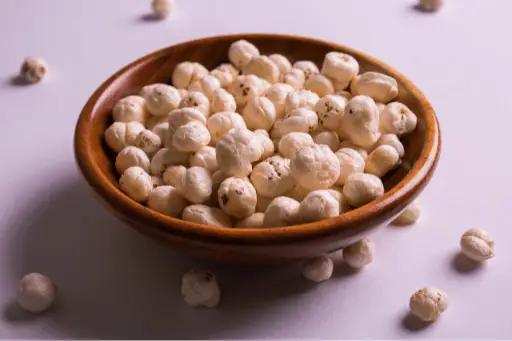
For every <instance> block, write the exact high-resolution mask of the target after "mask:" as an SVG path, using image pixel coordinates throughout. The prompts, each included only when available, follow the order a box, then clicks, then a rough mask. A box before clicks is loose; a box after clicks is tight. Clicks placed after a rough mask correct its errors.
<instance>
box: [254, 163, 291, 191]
mask: <svg viewBox="0 0 512 341" xmlns="http://www.w3.org/2000/svg"><path fill="white" fill-rule="evenodd" d="M250 178H251V182H252V184H253V185H254V187H255V188H256V191H257V192H258V195H261V196H264V197H269V198H275V197H277V196H280V195H282V194H283V193H285V192H286V191H288V190H290V189H292V187H293V185H294V184H295V180H294V179H293V177H292V176H291V174H290V160H289V159H286V158H283V157H281V156H279V155H274V156H271V157H269V158H268V159H266V160H264V161H262V162H260V163H258V164H257V165H256V166H254V169H253V170H252V173H251V177H250Z"/></svg>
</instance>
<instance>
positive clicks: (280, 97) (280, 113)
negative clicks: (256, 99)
mask: <svg viewBox="0 0 512 341" xmlns="http://www.w3.org/2000/svg"><path fill="white" fill-rule="evenodd" d="M293 91H294V89H293V88H292V86H291V85H288V84H284V83H277V84H274V85H272V86H271V87H270V88H269V89H268V90H267V93H266V94H265V97H267V98H268V99H269V100H270V102H272V104H273V105H274V109H275V111H276V118H283V117H284V116H285V115H286V112H285V102H286V97H287V96H288V94H289V93H291V92H293Z"/></svg>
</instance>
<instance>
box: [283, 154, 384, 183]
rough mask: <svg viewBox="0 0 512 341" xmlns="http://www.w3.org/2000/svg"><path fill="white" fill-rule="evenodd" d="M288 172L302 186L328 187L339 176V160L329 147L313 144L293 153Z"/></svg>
mask: <svg viewBox="0 0 512 341" xmlns="http://www.w3.org/2000/svg"><path fill="white" fill-rule="evenodd" d="M290 172H291V174H292V176H293V178H294V179H295V181H296V182H297V183H298V184H299V185H301V186H302V187H304V188H307V189H310V190H317V189H328V188H329V187H331V186H332V185H334V184H335V183H336V180H337V179H338V177H339V176H340V162H339V161H338V158H337V157H336V155H335V154H334V153H333V152H332V151H331V150H330V149H329V147H327V146H325V145H320V146H319V145H313V146H309V147H303V148H301V149H299V150H298V151H297V152H296V153H295V154H294V155H293V158H292V159H291V162H290ZM379 180H380V179H379Z"/></svg>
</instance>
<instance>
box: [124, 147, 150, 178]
mask: <svg viewBox="0 0 512 341" xmlns="http://www.w3.org/2000/svg"><path fill="white" fill-rule="evenodd" d="M149 164H150V162H149V158H148V156H147V154H146V153H144V151H143V150H142V149H140V148H137V147H133V146H128V147H125V148H124V149H123V150H121V151H120V152H119V154H117V157H116V170H117V172H118V173H119V174H122V173H123V172H124V171H125V170H127V169H128V168H130V167H133V166H139V167H141V168H142V169H144V171H145V172H148V171H149Z"/></svg>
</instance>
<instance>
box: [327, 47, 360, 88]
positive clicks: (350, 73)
mask: <svg viewBox="0 0 512 341" xmlns="http://www.w3.org/2000/svg"><path fill="white" fill-rule="evenodd" d="M358 73H359V63H358V62H357V60H356V59H355V58H354V57H352V56H351V55H348V54H345V53H341V52H329V53H327V54H326V55H325V58H324V62H323V64H322V74H323V75H325V76H327V77H329V78H330V79H332V80H333V81H335V82H336V83H337V88H339V89H345V88H346V87H347V86H348V85H349V84H350V81H351V80H352V78H354V77H355V76H356V75H357V74H358Z"/></svg>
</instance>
